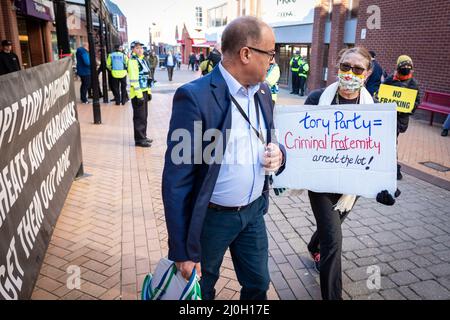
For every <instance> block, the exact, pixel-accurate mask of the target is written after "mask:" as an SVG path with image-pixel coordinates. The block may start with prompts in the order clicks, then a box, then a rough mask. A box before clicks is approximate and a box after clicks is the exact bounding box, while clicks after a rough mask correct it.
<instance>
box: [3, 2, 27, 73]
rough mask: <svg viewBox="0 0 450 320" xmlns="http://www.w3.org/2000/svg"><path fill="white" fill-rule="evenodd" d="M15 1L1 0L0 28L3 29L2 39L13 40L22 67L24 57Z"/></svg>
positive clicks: (14, 49)
mask: <svg viewBox="0 0 450 320" xmlns="http://www.w3.org/2000/svg"><path fill="white" fill-rule="evenodd" d="M13 1H14V0H0V5H1V11H0V14H1V15H2V19H1V20H0V22H1V24H0V28H1V29H2V32H1V35H2V39H8V40H11V41H12V43H13V49H12V50H13V51H14V52H15V53H16V54H17V55H18V56H19V61H20V64H21V65H22V56H21V54H20V42H19V30H18V28H17V18H16V12H15V11H14V10H13V9H12V7H13Z"/></svg>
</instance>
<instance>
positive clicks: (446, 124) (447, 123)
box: [441, 114, 450, 137]
mask: <svg viewBox="0 0 450 320" xmlns="http://www.w3.org/2000/svg"><path fill="white" fill-rule="evenodd" d="M448 130H450V114H449V115H448V116H447V119H445V122H444V125H443V126H442V133H441V136H443V137H446V136H448Z"/></svg>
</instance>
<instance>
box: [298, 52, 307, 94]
mask: <svg viewBox="0 0 450 320" xmlns="http://www.w3.org/2000/svg"><path fill="white" fill-rule="evenodd" d="M308 75H309V64H308V62H307V61H306V56H303V57H302V59H301V60H300V63H299V66H298V77H299V83H298V84H299V87H300V89H299V94H300V96H302V97H303V96H304V95H305V89H306V81H307V80H308Z"/></svg>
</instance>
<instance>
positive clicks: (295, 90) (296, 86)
mask: <svg viewBox="0 0 450 320" xmlns="http://www.w3.org/2000/svg"><path fill="white" fill-rule="evenodd" d="M301 59H302V58H301V57H300V50H296V51H295V54H294V56H293V57H292V58H291V61H289V66H290V67H291V73H292V91H291V94H299V93H300V76H299V74H298V71H299V70H300V62H301Z"/></svg>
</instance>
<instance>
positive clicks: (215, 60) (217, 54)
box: [207, 43, 222, 69]
mask: <svg viewBox="0 0 450 320" xmlns="http://www.w3.org/2000/svg"><path fill="white" fill-rule="evenodd" d="M207 59H208V60H210V61H211V62H212V67H213V69H214V68H215V67H216V66H217V65H218V64H219V62H220V60H222V53H221V46H220V43H216V45H215V46H214V48H213V50H212V51H211V52H210V53H209V55H208V58H207Z"/></svg>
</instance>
